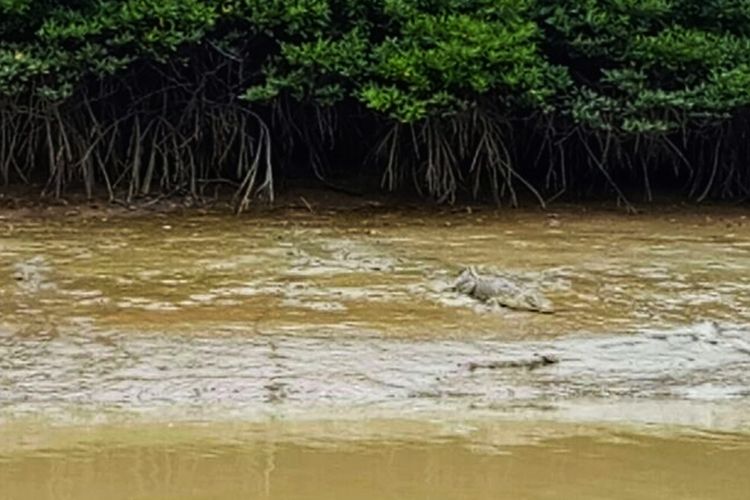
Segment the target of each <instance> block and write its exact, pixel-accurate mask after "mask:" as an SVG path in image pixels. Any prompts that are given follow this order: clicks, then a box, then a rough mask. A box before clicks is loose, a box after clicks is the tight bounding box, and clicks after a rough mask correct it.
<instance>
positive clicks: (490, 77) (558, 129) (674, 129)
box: [0, 0, 750, 191]
mask: <svg viewBox="0 0 750 500" xmlns="http://www.w3.org/2000/svg"><path fill="white" fill-rule="evenodd" d="M21 101H23V102H26V101H28V102H32V103H33V106H37V107H38V108H35V109H29V107H28V106H27V107H23V106H18V105H16V104H14V103H18V102H21ZM2 103H6V104H5V106H6V107H5V108H3V107H2V106H3V104H2ZM92 103H96V105H97V106H99V105H100V108H96V109H94V107H95V106H94V104H92ZM290 103H292V104H291V105H292V106H297V107H298V109H300V110H305V109H313V110H315V112H316V113H317V115H316V116H317V118H316V119H315V123H314V124H313V125H314V126H313V127H309V126H308V125H309V124H307V123H295V122H294V120H293V119H292V118H290V117H291V116H292V114H290V113H289V112H288V111H285V112H284V113H286V114H284V116H285V120H286V121H285V124H284V125H283V127H282V128H284V130H286V132H285V133H289V134H297V135H298V136H303V137H305V141H307V143H308V146H309V147H310V148H313V149H314V147H315V146H314V145H313V144H311V143H310V141H311V140H312V139H310V138H311V137H313V136H312V135H310V130H309V129H310V128H316V129H317V130H318V133H319V134H322V133H323V132H325V133H326V134H327V135H329V136H333V135H334V132H335V131H333V130H328V129H329V128H331V127H332V126H331V125H330V124H329V122H328V121H326V120H324V119H323V118H321V116H323V115H322V114H321V113H323V110H340V109H348V110H351V109H356V110H357V113H359V114H358V115H357V116H359V117H360V118H358V119H360V120H362V121H363V122H367V123H372V122H376V123H380V124H386V128H385V130H391V131H392V132H388V134H389V135H388V138H389V139H388V141H390V142H389V144H390V146H389V147H390V148H391V149H390V151H391V152H394V154H395V151H396V150H398V151H406V150H409V148H406V147H402V145H400V142H399V141H401V139H402V138H403V137H404V135H403V134H402V135H398V134H400V132H398V134H397V132H396V131H399V130H402V129H400V128H394V129H388V126H391V125H395V124H399V125H398V126H400V125H407V126H409V127H413V128H412V129H411V130H416V129H419V130H423V131H424V133H422V134H421V135H418V134H412V136H413V137H424V138H425V140H429V141H433V142H434V141H438V142H439V143H440V144H443V146H441V147H442V148H443V149H444V150H443V151H442V152H441V155H442V156H441V158H443V160H442V164H444V165H448V164H451V167H450V168H456V169H458V166H457V164H458V162H459V161H462V160H460V158H464V159H467V161H468V163H469V164H471V165H478V164H479V163H481V161H480V160H479V159H478V158H480V156H481V155H480V154H479V153H476V154H473V153H472V150H471V148H477V149H476V151H479V150H480V149H481V150H482V151H484V152H485V153H486V155H488V156H487V157H488V158H490V157H492V158H500V157H502V158H503V160H502V162H503V165H506V167H507V168H506V169H505V170H503V171H502V172H505V173H506V174H507V175H508V177H507V179H511V178H513V177H514V176H518V172H517V171H516V170H513V169H512V168H511V167H510V162H511V157H513V158H517V157H519V154H520V153H519V154H515V153H513V154H512V153H511V152H509V150H507V149H508V147H506V146H507V145H506V144H505V143H503V142H502V136H503V134H504V133H505V132H504V131H506V130H510V129H508V128H507V125H508V124H516V126H520V127H522V128H523V127H527V126H529V125H528V124H531V125H530V127H531V130H529V131H524V132H523V134H520V135H524V136H525V137H532V138H533V137H539V136H540V135H541V136H543V137H545V138H546V139H544V141H546V142H544V143H543V144H541V145H540V144H537V143H531V144H530V145H528V148H527V149H536V150H539V149H540V148H542V149H543V148H548V149H550V150H555V151H557V150H564V149H565V148H566V147H569V146H568V144H569V142H567V143H566V142H565V141H567V140H568V138H570V137H581V138H583V137H589V138H595V139H596V141H598V142H596V141H595V142H592V143H591V144H588V143H586V144H585V146H586V148H585V151H586V154H585V155H583V156H584V157H586V158H589V157H591V156H596V155H599V154H601V157H602V159H604V160H606V159H607V156H608V155H610V154H613V153H612V151H613V149H611V148H610V143H609V140H610V139H609V138H611V137H616V140H617V141H619V142H618V144H619V146H617V147H621V148H627V146H626V145H627V144H628V141H631V143H632V142H634V141H635V142H637V141H640V140H641V138H644V137H647V138H650V139H648V140H654V141H657V142H658V141H662V142H661V143H666V144H668V145H669V148H670V151H672V154H676V155H678V156H679V157H680V160H679V162H680V163H681V164H685V163H687V162H688V159H687V156H689V153H688V152H687V151H684V152H683V151H677V150H676V149H675V148H676V147H677V146H676V143H677V142H680V141H676V140H672V139H673V138H674V137H673V136H674V135H675V134H678V135H679V134H682V135H683V137H682V138H683V139H684V135H685V134H688V133H690V131H691V130H704V129H706V127H709V128H710V127H713V129H717V128H718V129H722V127H725V126H727V127H728V125H727V124H732V126H733V127H734V126H736V124H738V123H742V122H743V120H744V117H745V116H746V114H747V108H748V106H749V105H750V0H67V1H63V2H59V1H55V2H53V1H51V0H0V112H4V113H6V115H4V116H8V117H11V118H8V121H6V123H16V122H15V121H13V120H16V119H17V118H18V117H19V116H20V115H18V113H27V114H28V116H36V117H38V116H44V117H47V116H50V113H52V112H53V111H55V110H57V109H61V108H66V109H69V110H71V113H73V112H77V113H79V115H74V114H71V115H70V116H71V117H72V116H76V118H75V122H76V123H78V124H82V123H89V124H91V127H94V126H95V127H96V129H95V130H94V129H93V128H92V129H91V130H88V131H83V132H81V133H80V134H79V136H80V137H78V136H77V137H78V138H79V139H80V140H81V141H82V143H81V145H80V147H79V149H80V151H81V152H82V154H84V155H85V158H83V159H82V160H80V161H79V162H78V163H76V161H75V158H74V156H75V154H74V149H75V148H74V147H73V146H71V143H72V142H73V141H74V138H73V137H72V136H70V137H69V136H68V135H67V134H65V133H63V132H61V135H60V137H59V138H55V137H54V136H52V135H50V134H49V133H48V132H49V131H48V130H47V128H40V129H38V130H40V131H41V130H45V131H46V132H45V134H46V135H45V140H46V141H47V142H48V143H49V147H50V148H52V149H55V148H58V149H59V148H60V147H63V146H64V148H65V151H64V152H63V153H61V152H60V151H58V150H57V149H55V151H53V152H52V154H51V155H49V160H48V162H49V163H60V164H62V163H64V162H67V163H69V164H71V165H78V166H79V167H80V165H81V164H82V163H81V162H82V161H83V160H86V161H88V160H89V158H90V156H91V155H93V154H94V153H92V151H94V150H95V149H96V148H98V147H100V146H101V147H103V146H104V145H105V144H111V145H112V146H111V147H110V148H109V149H108V150H107V151H110V152H111V151H114V150H115V148H116V147H117V146H122V147H123V148H124V147H125V146H123V145H122V144H120V143H119V142H118V141H125V142H126V143H127V147H132V144H133V143H134V140H133V139H121V138H119V139H117V140H115V139H112V140H111V141H110V142H109V143H107V142H106V140H105V138H104V135H102V134H104V131H105V130H106V131H111V130H114V129H115V128H117V129H118V130H119V127H121V126H122V127H130V126H133V127H135V122H131V121H129V120H134V117H138V118H139V119H140V117H143V119H144V120H145V122H144V123H146V122H147V123H149V124H150V125H147V126H146V127H147V128H146V129H145V131H141V132H140V134H141V136H143V137H146V136H147V135H148V134H150V133H154V132H153V131H155V130H157V129H159V127H167V125H165V123H167V122H168V123H170V127H172V129H170V130H174V131H176V130H177V129H178V128H179V127H182V126H184V121H185V120H184V119H182V118H180V111H181V107H183V106H187V107H188V108H189V109H190V110H191V112H193V113H195V116H196V117H197V118H196V119H195V120H194V121H196V122H197V121H199V120H200V119H202V118H201V117H206V116H208V115H207V113H210V112H211V111H210V110H211V109H212V108H211V107H212V106H225V107H227V108H226V109H229V108H231V110H232V111H231V113H230V114H231V116H232V117H233V118H232V120H234V119H235V118H236V119H237V120H239V122H241V123H247V121H246V120H245V118H242V119H240V118H239V117H240V116H244V117H247V116H253V117H256V118H257V119H258V120H260V122H263V123H265V121H264V120H262V119H261V118H260V117H261V115H262V116H265V117H268V116H269V115H268V112H267V110H269V109H274V110H275V111H274V112H275V113H277V114H278V113H280V111H279V110H281V109H282V108H284V107H285V106H289V105H290ZM33 106H32V107H33ZM20 109H22V110H24V111H19V110H20ZM284 109H286V108H284ZM51 110H52V111H51ZM55 112H56V111H55ZM97 113H99V114H97ZM236 113H239V114H236ZM243 113H244V114H243ZM264 113H266V114H265V115H264ZM167 116H169V118H168V119H167ZM326 116H328V115H326ZM363 116H364V117H365V118H361V117H363ZM467 116H473V117H474V118H472V119H471V120H468V121H467V120H466V117H467ZM478 116H481V117H483V118H482V120H484V121H482V123H483V125H482V126H481V127H480V126H479V125H477V123H478V122H477V120H478V118H477V117H478ZM488 117H491V118H488ZM71 119H72V118H71ZM159 120H161V121H159ZM243 120H245V121H243ZM472 120H473V121H472ZM260 122H259V123H260ZM106 123H110V124H111V125H109V127H110V128H107V127H108V125H106ZM123 123H128V125H123ZM212 123H213V122H212ZM232 123H234V122H232ZM435 123H441V125H440V126H439V127H437V128H436V126H435ZM521 123H522V124H523V125H518V124H521ZM8 126H9V127H10V126H11V125H8ZM12 126H14V127H15V126H16V125H12ZM29 126H31V125H29ZM140 126H141V124H140V122H138V127H140ZM45 127H46V125H45ZM264 127H265V125H263V126H261V127H260V128H259V129H258V130H260V133H262V134H267V132H266V128H264ZM338 127H343V128H344V129H348V128H351V127H348V125H346V124H344V125H343V126H342V125H341V124H339V125H338ZM414 127H416V128H414ZM425 127H426V128H425ZM545 127H546V128H545ZM219 128H220V130H219V129H217V131H215V132H216V133H217V134H220V135H221V136H222V137H224V136H228V137H233V136H231V132H229V131H230V130H231V127H229V126H228V125H227V126H226V127H223V128H222V127H219ZM511 128H512V126H511ZM159 130H161V129H159ZM436 130H440V131H441V132H440V133H438V132H436ZM448 130H454V131H459V130H460V131H461V134H463V135H461V136H460V137H459V136H457V137H455V138H453V139H451V140H448V139H446V140H445V141H443V139H441V138H438V136H439V135H440V134H442V133H446V134H447V133H448V132H444V131H448ZM482 130H484V131H485V132H482ZM487 130H491V134H490V135H491V136H492V138H493V142H492V147H490V146H489V145H488V144H489V143H488V142H487V140H486V139H483V137H485V138H486V137H487V136H488V134H489V133H488V132H486V131H487ZM551 130H554V133H552V132H551ZM527 132H528V133H527ZM7 133H8V132H7V131H6V134H7ZM20 133H21V132H19V134H20ZM133 133H135V132H133ZM455 133H457V132H455ZM574 133H576V134H577V135H575V136H574V135H573V134H574ZM40 134H41V132H40ZM97 134H98V135H97ZM586 134H591V135H586ZM198 135H200V134H198ZM397 135H398V137H399V139H398V140H396V136H397ZM5 137H11V138H12V134H11V135H6V136H5ZM118 137H119V136H118ZM263 137H266V138H267V136H266V135H263ZM441 137H442V136H441ZM552 137H558V138H559V137H562V138H564V139H562V140H560V141H559V142H558V143H555V144H553V143H552V142H550V141H552V140H553V139H551V138H552ZM602 137H607V142H606V144H605V143H604V142H602V141H601V138H602ZM188 138H193V136H188ZM454 139H455V140H454ZM8 140H9V141H10V142H9V144H10V145H12V148H11V149H10V150H8V151H11V152H12V154H14V155H20V156H22V154H21V153H20V152H19V151H17V150H16V149H13V148H19V147H20V146H19V144H25V145H26V147H31V146H30V145H31V144H32V142H31V141H23V140H21V141H15V140H11V139H8ZM138 140H141V139H138ZM165 140H166V139H165ZM264 140H265V139H264ZM529 140H531V139H529ZM534 140H536V139H534ZM591 140H593V139H591ZM85 141H95V142H94V143H93V145H92V144H88V145H87V144H86V143H85ZM175 141H176V139H175ZM292 142H293V141H292ZM682 142H683V143H685V142H686V141H685V140H683V141H682ZM53 143H54V144H55V146H54V148H53V146H52V144H53ZM290 143H291V142H290ZM233 144H234V143H233ZM61 145H62V146H61ZM623 145H625V146H623ZM0 146H2V145H0ZM369 146H371V147H376V141H372V143H371V144H369ZM421 146H422V145H415V147H413V148H411V150H413V151H422V149H421ZM8 147H10V146H8ZM232 147H234V146H232ZM237 147H239V146H237ZM454 147H455V148H457V149H458V150H460V154H459V153H458V152H451V151H450V150H451V148H454ZM152 148H153V149H154V150H155V151H157V153H158V155H162V153H164V148H165V146H164V145H163V144H161V143H154V145H153V146H152ZM482 148H484V149H482ZM376 149H377V148H376ZM381 149H382V148H381ZM544 151H547V149H545V150H544ZM597 151H598V153H596V155H595V154H594V153H595V152H597ZM138 153H139V154H140V150H139V151H138ZM214 153H215V151H211V154H214ZM485 153H483V154H485ZM490 153H491V154H490ZM8 154H11V153H8ZM112 154H113V153H112ZM128 154H130V153H128ZM316 154H317V153H316ZM420 154H421V153H420ZM545 154H547V153H545ZM549 154H550V155H552V153H549ZM555 154H557V153H555ZM560 154H562V155H563V156H564V155H565V151H562V153H560ZM617 154H618V155H620V156H618V158H620V157H622V158H625V157H626V156H627V155H625V153H623V150H622V149H620V150H618V152H617ZM627 154H629V155H631V156H632V158H631V157H630V156H627V162H630V163H629V164H632V163H633V161H635V160H637V158H635V156H637V155H639V154H641V153H636V152H635V150H634V151H633V152H632V153H627ZM158 155H157V154H156V153H155V156H158ZM233 155H237V156H238V158H239V159H237V161H238V162H239V163H240V164H244V163H247V162H250V163H252V161H255V160H252V158H254V157H251V156H249V155H250V153H249V152H248V151H246V150H244V149H241V150H240V149H238V150H236V151H235V150H232V152H231V153H227V154H226V155H223V156H222V155H220V157H221V158H222V159H223V160H227V161H229V159H230V158H233V159H234V156H233ZM623 155H625V156H623ZM203 156H205V157H208V156H206V155H203ZM209 156H210V155H209ZM417 156H419V155H417ZM428 156H430V158H434V157H435V155H432V154H431V153H430V154H428ZM579 156H580V155H579ZM646 156H647V157H648V158H654V157H655V155H654V154H652V152H649V153H648V154H647V155H646ZM27 157H30V156H29V155H27ZM103 157H104V158H109V157H108V156H106V155H105V156H103ZM159 157H160V158H161V156H159ZM198 157H201V155H196V156H195V158H192V159H190V160H189V161H190V162H193V163H195V162H196V161H198V160H196V158H198ZM697 158H698V159H697V160H696V161H698V162H705V161H706V158H704V156H703V153H697ZM537 159H538V158H537ZM0 160H2V159H1V158H0ZM422 160H423V158H422V157H421V156H420V158H417V159H414V162H415V165H416V164H420V163H419V162H420V161H422ZM548 160H549V162H550V164H554V163H555V161H556V160H555V158H554V157H553V156H550V158H548ZM14 161H15V160H14ZM127 161H133V160H132V159H131V158H130V157H129V156H127V155H126V159H124V160H122V161H121V164H126V163H127ZM162 161H163V162H164V163H165V165H166V163H168V161H169V158H168V155H166V154H163V160H162ZM389 161H393V158H391V160H389ZM410 161H411V160H410ZM430 161H432V160H430ZM488 161H489V160H488ZM589 161H590V158H589ZM598 161H599V163H598V164H599V166H600V167H601V166H602V165H601V164H600V163H601V161H602V160H598ZM623 161H625V160H623ZM649 161H650V160H649ZM670 161H671V160H670ZM19 162H20V160H19ZM61 162H62V163H61ZM243 162H244V163H243ZM451 162H453V163H451ZM0 163H2V162H1V161H0ZM255 163H256V164H257V161H256V162H255ZM709 163H711V164H712V165H713V164H714V163H715V161H714V160H713V159H712V160H711V161H710V162H709ZM11 164H13V161H11V160H8V161H6V162H5V164H4V165H5V166H4V168H5V173H6V176H7V172H8V170H9V169H10V166H9V165H11ZM420 165H421V164H420ZM136 166H137V165H136ZM77 168H78V167H77ZM133 168H135V167H133ZM165 168H166V167H165ZM196 168H197V167H196ZM419 168H422V167H419ZM441 168H443V167H441ZM472 168H473V167H472ZM18 169H19V175H20V176H21V177H24V176H23V175H21V173H22V172H23V169H22V168H21V166H20V163H19V167H18ZM237 169H238V171H243V169H242V168H240V167H237ZM51 170H52V171H56V172H57V170H55V169H51ZM427 170H430V171H432V170H435V169H434V168H433V167H430V168H427ZM497 172H499V171H496V173H497ZM691 172H697V170H695V171H694V170H691ZM87 175H88V174H87ZM97 175H101V176H104V173H101V174H97ZM451 175H453V174H451ZM498 175H499V174H498ZM691 175H693V174H691ZM461 176H462V174H460V172H458V170H456V174H455V179H458V178H460V177H461ZM94 177H96V176H94ZM548 177H549V176H548ZM712 178H713V177H712ZM455 179H454V178H451V180H450V182H447V181H446V182H447V184H450V185H451V186H453V185H455V184H457V183H458V181H456V180H455ZM492 182H493V183H494V184H493V186H494V187H493V189H500V187H499V186H500V185H501V183H500V181H499V180H497V179H494V180H492ZM506 182H510V181H509V180H506ZM475 191H476V189H475Z"/></svg>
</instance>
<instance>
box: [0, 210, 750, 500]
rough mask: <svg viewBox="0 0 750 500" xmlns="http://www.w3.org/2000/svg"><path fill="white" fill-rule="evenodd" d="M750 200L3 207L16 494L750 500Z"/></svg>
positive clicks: (6, 432) (2, 427)
mask: <svg viewBox="0 0 750 500" xmlns="http://www.w3.org/2000/svg"><path fill="white" fill-rule="evenodd" d="M745 212H746V210H745V211H742V210H739V209H737V210H730V209H726V208H725V209H713V210H708V209H703V210H702V211H701V212H700V213H688V214H685V213H679V212H673V211H667V210H663V211H662V212H658V213H651V214H647V215H639V216H627V215H625V214H622V213H618V212H604V211H594V212H589V213H583V212H581V211H580V210H578V211H575V210H572V209H571V210H562V211H561V212H560V213H539V212H519V211H506V212H499V213H498V212H494V211H490V210H484V211H476V210H475V211H468V210H467V211H465V212H464V211H461V212H457V213H450V214H441V213H434V212H433V213H430V212H424V211H418V210H411V211H409V210H402V211H394V210H385V209H376V208H372V207H370V208H367V209H360V210H354V209H353V210H349V211H325V210H323V211H320V212H317V213H315V214H311V213H308V212H307V211H306V210H294V209H286V210H276V211H273V212H269V213H264V214H260V215H259V214H255V215H253V216H245V217H239V218H238V217H233V216H229V215H225V214H219V213H203V214H198V213H196V212H193V213H190V214H186V215H177V214H170V215H169V216H165V215H164V214H159V213H154V214H138V215H127V214H122V213H121V214H114V215H108V214H107V213H106V212H103V211H96V212H92V213H87V214H82V215H81V214H79V215H76V216H73V217H67V216H65V215H64V214H61V213H54V214H51V215H48V216H44V215H43V214H42V215H39V214H37V215H23V214H18V213H13V212H6V213H0V498H2V499H4V498H14V499H15V498H19V499H22V498H23V499H26V498H50V499H52V498H76V499H78V498H160V499H161V498H212V499H230V498H270V499H286V498H315V499H318V498H320V499H323V498H409V499H411V498H446V499H448V498H506V497H507V498H592V499H593V498H614V499H619V498H623V499H624V498H680V499H683V498H707V499H708V498H711V499H723V498H727V499H729V498H737V499H740V498H743V499H744V498H747V492H748V491H750V475H749V474H747V464H748V463H750V220H748V217H747V216H746V215H745ZM468 265H474V266H477V267H478V268H479V269H480V270H481V271H483V272H488V273H490V272H496V273H502V274H504V275H506V276H508V277H511V278H512V279H514V280H516V281H517V282H519V283H523V284H524V285H525V286H529V287H534V288H535V289H539V290H541V291H542V292H543V293H544V294H545V295H546V296H547V297H548V298H549V299H550V300H551V301H552V303H553V304H554V306H555V310H556V311H555V313H553V314H539V313H533V312H522V311H509V310H505V309H502V308H499V307H496V306H488V305H484V304H480V303H476V302H475V301H474V300H473V299H471V298H468V297H463V296H460V295H458V294H456V293H454V292H452V291H451V290H450V289H449V287H450V285H451V283H452V281H453V280H454V279H455V277H456V276H457V275H458V273H459V272H460V270H461V269H462V268H463V266H468ZM541 356H546V357H547V358H550V359H554V360H555V361H556V362H555V363H553V364H549V365H542V366H536V367H535V368H534V369H529V368H527V367H526V366H525V365H527V364H532V365H533V363H534V360H538V359H540V357H541Z"/></svg>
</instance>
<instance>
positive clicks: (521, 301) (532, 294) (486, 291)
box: [452, 267, 554, 313]
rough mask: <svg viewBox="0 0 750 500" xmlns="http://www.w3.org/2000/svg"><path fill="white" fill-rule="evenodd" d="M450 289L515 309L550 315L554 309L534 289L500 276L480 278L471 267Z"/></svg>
mask: <svg viewBox="0 0 750 500" xmlns="http://www.w3.org/2000/svg"><path fill="white" fill-rule="evenodd" d="M452 289H453V290H454V291H457V292H459V293H463V294H466V295H468V296H470V297H473V298H474V299H476V300H479V301H481V302H484V303H487V304H491V305H498V306H502V307H506V308H508V309H516V310H520V311H533V312H540V313H552V312H554V307H553V306H552V303H551V302H550V301H549V299H547V297H545V296H544V295H543V294H542V293H541V292H540V291H539V290H538V289H537V288H536V287H533V286H530V285H522V284H519V283H517V282H515V281H512V280H510V279H508V278H505V277H502V276H480V275H479V274H478V273H477V271H476V269H474V268H473V267H468V268H465V269H463V270H462V271H461V274H460V275H459V276H458V279H457V280H456V282H455V283H454V284H453V287H452Z"/></svg>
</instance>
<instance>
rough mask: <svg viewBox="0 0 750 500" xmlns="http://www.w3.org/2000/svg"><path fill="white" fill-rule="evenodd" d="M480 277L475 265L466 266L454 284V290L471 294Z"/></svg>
mask: <svg viewBox="0 0 750 500" xmlns="http://www.w3.org/2000/svg"><path fill="white" fill-rule="evenodd" d="M478 277H479V276H478V275H477V271H476V269H474V267H473V266H469V267H465V268H464V269H463V270H462V271H461V274H459V275H458V278H457V279H456V282H455V283H454V284H453V290H455V291H457V292H461V293H465V294H469V295H470V294H471V293H472V292H473V291H474V288H476V286H477V279H478Z"/></svg>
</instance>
